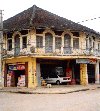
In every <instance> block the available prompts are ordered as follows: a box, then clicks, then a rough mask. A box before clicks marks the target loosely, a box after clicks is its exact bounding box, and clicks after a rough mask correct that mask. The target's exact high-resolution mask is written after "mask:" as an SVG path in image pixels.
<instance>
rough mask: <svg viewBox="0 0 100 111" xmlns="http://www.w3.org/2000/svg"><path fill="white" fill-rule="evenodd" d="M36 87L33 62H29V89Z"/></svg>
mask: <svg viewBox="0 0 100 111" xmlns="http://www.w3.org/2000/svg"><path fill="white" fill-rule="evenodd" d="M33 87H34V74H33V70H32V61H29V62H28V88H33Z"/></svg>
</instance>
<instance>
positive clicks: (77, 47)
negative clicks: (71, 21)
mask: <svg viewBox="0 0 100 111" xmlns="http://www.w3.org/2000/svg"><path fill="white" fill-rule="evenodd" d="M73 49H79V38H73Z"/></svg>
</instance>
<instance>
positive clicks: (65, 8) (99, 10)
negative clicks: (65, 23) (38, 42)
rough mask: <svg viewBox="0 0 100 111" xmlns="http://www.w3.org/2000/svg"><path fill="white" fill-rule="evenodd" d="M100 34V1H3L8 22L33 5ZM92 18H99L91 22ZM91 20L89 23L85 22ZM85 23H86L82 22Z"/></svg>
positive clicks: (1, 8) (1, 4)
mask: <svg viewBox="0 0 100 111" xmlns="http://www.w3.org/2000/svg"><path fill="white" fill-rule="evenodd" d="M34 4H35V5H36V6H38V7H40V8H42V9H45V10H47V11H49V12H52V13H54V14H57V15H59V16H61V17H64V18H66V19H69V20H72V21H74V22H76V23H77V22H80V24H82V25H84V26H87V27H89V28H91V29H94V30H95V31H97V32H100V18H98V17H100V0H1V1H0V10H4V11H3V20H6V19H8V18H10V17H12V16H14V15H16V14H18V13H20V12H22V11H24V10H26V9H28V8H30V7H31V6H33V5H34ZM92 18H97V19H95V20H91V19H92ZM85 20H89V21H85ZM81 21H85V22H81Z"/></svg>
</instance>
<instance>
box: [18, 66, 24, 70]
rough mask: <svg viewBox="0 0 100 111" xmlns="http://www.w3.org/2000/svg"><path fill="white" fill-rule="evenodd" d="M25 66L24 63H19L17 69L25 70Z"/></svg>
mask: <svg viewBox="0 0 100 111" xmlns="http://www.w3.org/2000/svg"><path fill="white" fill-rule="evenodd" d="M24 69H25V66H24V65H17V70H24Z"/></svg>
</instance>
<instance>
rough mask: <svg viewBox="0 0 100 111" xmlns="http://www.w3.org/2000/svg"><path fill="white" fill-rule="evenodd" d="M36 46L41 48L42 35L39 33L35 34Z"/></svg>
mask: <svg viewBox="0 0 100 111" xmlns="http://www.w3.org/2000/svg"><path fill="white" fill-rule="evenodd" d="M38 38H39V39H38ZM38 40H39V41H38ZM36 48H43V36H41V35H36Z"/></svg>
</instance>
